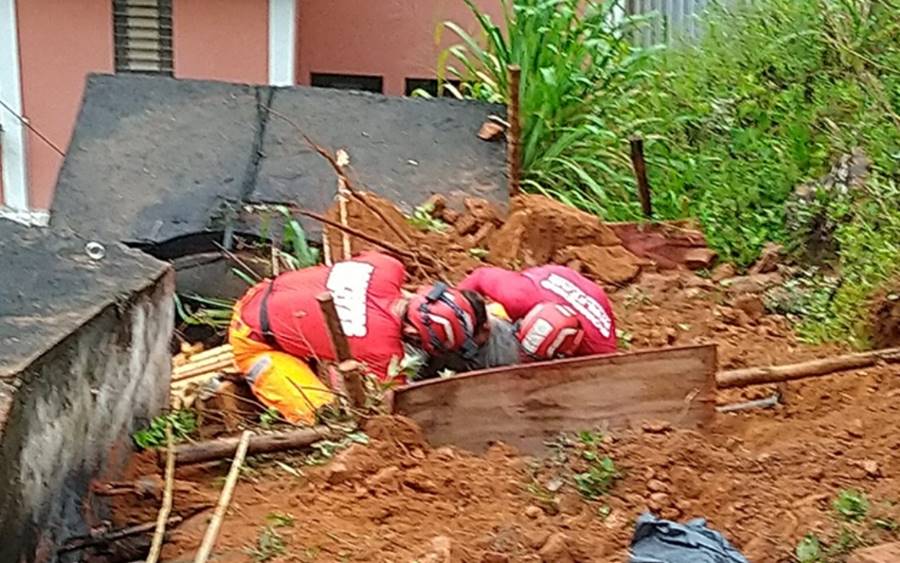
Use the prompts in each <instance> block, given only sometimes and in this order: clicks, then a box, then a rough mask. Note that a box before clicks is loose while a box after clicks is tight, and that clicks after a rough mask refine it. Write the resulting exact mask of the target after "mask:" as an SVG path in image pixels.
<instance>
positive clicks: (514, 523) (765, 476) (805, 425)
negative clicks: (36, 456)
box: [116, 272, 900, 563]
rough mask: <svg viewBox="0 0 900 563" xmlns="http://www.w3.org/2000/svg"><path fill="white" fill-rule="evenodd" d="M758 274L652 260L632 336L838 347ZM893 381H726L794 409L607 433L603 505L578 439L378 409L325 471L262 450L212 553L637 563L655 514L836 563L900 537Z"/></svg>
mask: <svg viewBox="0 0 900 563" xmlns="http://www.w3.org/2000/svg"><path fill="white" fill-rule="evenodd" d="M747 283H749V282H747V281H746V278H739V279H737V282H735V281H732V282H731V286H730V287H726V284H723V283H719V282H715V281H712V280H710V279H707V278H704V277H700V276H697V275H696V274H693V273H686V272H680V273H674V272H669V273H665V272H664V273H658V272H645V273H644V274H643V275H642V276H641V278H640V279H639V280H638V281H637V282H635V283H633V284H631V285H629V286H627V287H624V288H620V289H614V288H611V292H612V293H611V296H612V298H613V301H614V303H615V307H616V312H617V314H618V316H619V319H620V327H621V328H622V329H624V331H625V340H630V344H629V345H630V347H632V348H646V347H654V346H661V345H670V344H676V345H677V344H689V343H699V342H716V343H718V344H719V353H720V364H721V365H722V366H723V367H726V368H727V367H743V366H750V365H763V364H771V363H778V362H781V363H783V362H789V361H796V360H801V359H808V358H811V357H818V356H823V355H826V354H827V353H830V352H834V351H837V349H836V348H835V347H831V346H810V345H804V344H802V343H800V342H798V341H797V340H796V338H795V337H794V336H793V335H792V333H791V331H790V325H789V323H788V321H787V320H786V319H784V318H781V317H778V316H772V315H767V314H765V312H764V311H761V310H760V309H759V307H758V303H757V301H758V300H759V299H760V296H759V293H757V292H756V290H759V289H760V287H761V286H759V287H758V285H759V284H757V286H746V284H747ZM735 284H738V287H737V290H735ZM741 284H743V285H741ZM745 286H746V287H745ZM748 290H749V291H748ZM898 375H900V368H897V367H889V366H877V367H873V368H871V369H866V370H861V371H857V372H850V373H845V374H842V375H836V376H831V377H825V378H820V379H817V380H809V381H805V382H795V383H789V384H784V385H780V386H778V388H777V389H775V387H774V386H768V387H758V388H753V389H748V390H744V391H742V392H734V391H732V392H729V393H727V394H726V393H723V394H721V396H720V397H719V402H727V401H731V400H740V399H742V398H758V397H762V396H767V395H769V394H771V393H772V392H774V391H779V392H780V393H781V394H782V399H783V404H782V405H781V406H778V407H777V408H775V409H771V410H764V411H756V412H751V413H744V414H719V415H717V416H716V418H715V420H714V422H713V424H712V425H711V426H710V427H709V428H708V429H706V431H705V432H702V433H700V432H693V431H681V430H673V429H668V428H664V427H652V426H648V427H647V428H642V429H635V430H631V431H626V432H618V433H613V434H607V435H605V436H604V437H603V439H602V441H601V442H600V443H599V444H598V445H597V446H596V451H597V452H598V453H600V454H601V455H603V456H606V455H608V456H609V457H610V458H611V459H612V460H613V461H614V463H615V467H616V471H617V472H618V473H619V475H620V477H619V478H618V479H617V480H614V481H613V483H612V485H611V487H610V488H609V490H608V492H607V493H606V494H604V495H602V496H600V497H599V498H598V499H597V500H592V501H588V500H585V499H584V497H582V496H581V495H580V494H579V493H578V492H577V491H576V488H575V486H574V484H573V481H572V475H573V472H578V471H584V470H585V467H584V462H583V460H582V459H581V457H580V456H579V455H578V453H579V450H578V447H581V446H572V445H569V446H558V447H557V448H555V449H553V448H550V449H548V459H547V460H543V461H539V460H533V459H529V458H524V457H519V456H517V455H515V452H512V451H510V450H508V449H506V448H503V447H495V448H494V449H493V450H491V451H490V452H488V454H487V455H484V456H475V455H471V454H469V453H466V452H462V451H457V450H454V449H451V448H440V449H431V448H429V447H428V446H427V445H426V444H425V443H424V442H422V441H421V438H420V437H419V436H418V435H417V434H416V432H415V429H410V428H408V427H406V426H405V425H404V423H403V421H397V420H387V421H384V420H381V421H378V422H376V423H375V424H374V426H372V427H370V428H369V429H368V435H369V437H370V439H371V442H370V443H369V444H368V445H361V444H357V445H352V446H351V447H350V448H349V449H346V450H344V451H343V452H340V453H337V454H336V455H335V457H334V458H333V459H332V460H331V461H330V462H329V463H328V464H325V465H323V466H310V465H307V458H305V457H304V456H301V455H285V456H279V457H277V458H269V459H254V460H251V461H250V462H249V469H247V470H245V472H244V474H243V478H242V480H241V482H240V484H239V485H238V487H237V492H236V496H235V499H234V504H233V506H232V509H231V511H230V512H229V515H228V518H227V519H226V521H225V524H224V527H223V530H222V534H221V536H220V538H219V541H218V547H217V549H216V553H217V559H216V561H223V562H225V561H235V562H237V561H264V560H269V561H298V562H312V561H319V562H332V561H334V562H337V561H348V562H349V561H353V562H356V561H360V562H361V561H373V562H374V561H378V562H382V561H384V562H387V561H391V562H398V563H409V562H412V561H421V562H424V561H432V562H438V561H448V562H449V561H454V562H456V561H459V562H474V563H481V562H484V563H488V562H502V561H510V562H517V561H522V562H528V561H533V562H537V561H544V562H567V561H584V562H588V561H596V562H606V561H626V560H627V549H628V545H629V540H630V538H631V534H632V531H633V523H634V519H635V518H636V517H637V516H638V515H639V514H640V513H642V512H644V511H645V510H653V511H655V512H656V513H657V514H659V515H662V516H664V517H667V518H671V519H676V520H681V521H683V520H685V519H689V518H693V517H703V518H706V519H707V520H708V521H709V523H710V525H711V526H712V527H714V528H716V529H718V530H720V531H721V532H722V533H724V534H725V535H726V537H727V538H728V539H729V540H730V541H732V542H733V543H734V545H735V546H737V547H738V548H740V549H741V550H743V552H744V553H745V554H746V555H747V557H748V558H749V559H750V560H751V561H754V562H757V561H760V562H770V561H771V562H781V561H793V560H794V559H793V553H794V549H795V546H796V545H797V543H798V541H800V540H801V539H802V538H803V537H804V536H805V535H806V534H807V533H810V532H812V533H815V534H816V535H817V536H818V537H819V538H821V540H822V542H823V544H826V545H827V546H829V547H823V550H825V549H830V550H831V554H832V555H833V558H832V559H831V560H833V561H841V560H843V558H844V555H845V554H846V553H848V552H849V551H851V550H852V548H853V547H854V546H855V545H857V544H860V543H873V542H879V541H884V540H889V539H892V538H895V532H894V531H893V528H894V521H895V520H894V519H897V521H900V505H897V504H896V502H897V501H898V500H900V458H898V457H897V456H896V455H895V452H896V451H897V449H898V448H900V434H898V433H897V432H896V425H897V422H898V421H900V403H898V397H900V378H898V377H897V376H898ZM576 442H577V441H576ZM582 446H583V445H582ZM573 448H574V449H573ZM142 467H143V469H144V470H148V467H149V466H148V465H143V466H142ZM226 471H227V463H222V464H214V465H207V466H203V467H194V468H184V469H179V473H178V478H179V488H178V491H177V492H176V499H175V505H176V511H178V510H182V511H183V510H187V509H189V508H190V507H192V506H196V505H197V504H198V503H200V502H202V501H204V500H206V501H209V500H211V499H212V500H214V499H215V497H216V495H217V494H218V491H219V489H220V487H221V485H222V477H223V475H224V474H225V472H226ZM141 472H142V471H141V468H140V467H138V468H136V473H141ZM846 489H857V490H859V491H861V492H863V493H864V494H865V495H866V498H867V500H868V502H869V505H870V506H869V508H868V510H867V511H866V514H865V516H863V517H861V518H860V519H859V521H857V522H845V521H843V520H842V519H841V517H840V516H839V515H838V513H837V512H836V510H835V509H834V507H833V501H834V500H835V498H836V497H837V496H838V495H839V493H840V492H841V491H842V490H846ZM120 500H121V501H122V505H121V506H120V510H119V511H118V513H117V514H116V520H117V523H118V524H126V523H133V522H137V521H147V520H150V519H152V518H153V516H154V515H155V511H156V509H157V504H156V503H155V502H153V501H152V500H151V501H147V500H143V501H137V500H136V499H120ZM209 514H210V512H209V511H206V512H204V513H201V514H199V515H197V516H194V517H192V518H190V519H189V520H188V521H186V522H185V523H184V524H182V525H181V526H180V527H179V528H178V529H177V530H175V531H174V532H172V534H171V540H170V541H169V543H168V544H167V546H166V548H165V551H164V556H165V557H166V559H167V560H170V561H183V560H190V558H191V555H192V551H193V550H194V549H195V548H196V547H197V545H198V544H199V541H200V538H201V537H202V534H203V531H204V530H205V528H206V525H207V521H208V518H209Z"/></svg>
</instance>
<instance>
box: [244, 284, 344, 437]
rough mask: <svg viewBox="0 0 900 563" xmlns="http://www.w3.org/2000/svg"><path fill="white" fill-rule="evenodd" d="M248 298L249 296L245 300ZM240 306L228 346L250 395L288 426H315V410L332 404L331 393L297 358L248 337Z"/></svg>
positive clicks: (304, 363)
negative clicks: (251, 392) (274, 410)
mask: <svg viewBox="0 0 900 563" xmlns="http://www.w3.org/2000/svg"><path fill="white" fill-rule="evenodd" d="M248 298H249V294H248V296H247V297H245V298H244V299H248ZM242 305H243V299H242V300H241V301H238V304H237V305H235V308H234V314H233V315H232V318H231V325H230V326H229V328H228V343H229V344H231V347H232V348H233V349H234V361H235V363H236V364H237V366H238V368H239V369H240V370H241V372H243V374H244V376H245V377H246V378H247V380H248V382H249V383H250V389H251V390H252V391H253V394H254V395H255V396H256V398H257V399H259V400H260V402H262V404H264V405H266V406H267V407H272V408H274V409H276V410H278V412H279V413H281V415H282V416H283V417H284V418H285V420H287V421H288V422H290V423H291V424H314V423H315V421H316V411H317V410H319V409H320V408H321V407H323V406H325V405H328V404H330V403H331V402H333V401H334V399H335V395H334V393H332V392H331V391H330V390H329V389H328V387H327V386H326V385H325V384H323V383H322V382H321V381H320V380H319V378H318V377H317V376H316V374H315V372H313V370H312V369H311V368H310V367H309V364H307V363H306V362H304V361H303V360H301V359H300V358H297V357H294V356H291V355H290V354H287V353H285V352H281V351H279V350H276V349H275V348H272V347H271V346H269V345H268V344H266V343H265V342H259V341H257V340H254V339H253V338H251V337H250V335H251V332H252V330H251V329H250V327H249V326H247V325H246V324H244V322H243V321H242V320H241V307H242Z"/></svg>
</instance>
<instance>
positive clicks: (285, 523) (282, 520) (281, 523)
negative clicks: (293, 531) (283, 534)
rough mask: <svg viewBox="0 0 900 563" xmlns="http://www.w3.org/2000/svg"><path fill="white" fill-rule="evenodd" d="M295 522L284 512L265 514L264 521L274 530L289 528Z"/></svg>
mask: <svg viewBox="0 0 900 563" xmlns="http://www.w3.org/2000/svg"><path fill="white" fill-rule="evenodd" d="M295 520H296V519H295V518H294V517H293V516H292V515H290V514H285V513H284V512H270V513H268V514H266V521H267V522H268V523H269V525H270V526H273V527H275V528H290V527H292V526H293V525H294V521H295Z"/></svg>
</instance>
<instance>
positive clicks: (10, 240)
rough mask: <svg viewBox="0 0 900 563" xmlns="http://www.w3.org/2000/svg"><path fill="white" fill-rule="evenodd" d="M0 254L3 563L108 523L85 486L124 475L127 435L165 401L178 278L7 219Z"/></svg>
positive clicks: (144, 259)
mask: <svg viewBox="0 0 900 563" xmlns="http://www.w3.org/2000/svg"><path fill="white" fill-rule="evenodd" d="M0 257H2V258H3V260H4V262H5V263H6V267H5V268H3V269H2V270H0V350H2V352H3V353H2V354H0V531H2V532H3V537H4V541H0V561H10V562H20V561H27V562H31V561H55V560H56V558H55V556H54V552H55V549H56V547H58V546H59V545H60V544H61V543H62V542H64V541H65V540H67V539H69V538H70V537H72V536H75V535H81V534H85V533H87V531H88V529H89V526H92V525H96V524H97V523H99V522H100V520H101V519H102V518H104V517H106V516H107V514H105V510H106V507H105V506H104V505H103V499H101V498H99V497H96V496H93V495H89V494H88V491H89V487H90V483H91V481H92V480H95V479H100V480H104V479H116V478H118V477H119V476H120V474H119V473H120V471H121V469H122V467H123V464H124V463H125V461H126V459H127V457H128V455H129V454H130V453H131V445H130V442H131V433H132V432H133V431H134V430H135V429H137V428H139V427H142V426H144V425H145V424H146V423H147V422H148V420H149V419H150V418H151V417H153V416H155V415H157V414H158V413H159V412H160V409H162V408H163V407H164V406H165V405H166V404H167V401H168V387H169V378H170V372H171V359H170V356H169V348H168V347H169V342H170V338H171V334H172V327H173V317H174V312H173V298H172V295H173V291H174V275H173V272H172V269H171V267H170V266H168V265H167V264H165V263H162V262H159V261H157V260H155V259H153V258H151V257H149V256H146V255H144V254H142V253H140V252H138V251H134V250H130V249H127V248H125V247H122V246H120V245H117V244H113V245H107V247H106V256H105V257H104V258H103V259H102V260H99V261H95V260H91V259H90V258H88V257H87V256H86V255H85V254H84V240H82V239H79V238H78V237H75V236H72V235H62V234H58V233H51V232H49V231H47V230H37V229H26V228H24V227H21V226H19V225H16V224H13V223H9V222H6V221H0ZM81 556H82V554H73V555H72V556H69V557H67V558H63V559H61V560H63V561H80V560H82V559H81Z"/></svg>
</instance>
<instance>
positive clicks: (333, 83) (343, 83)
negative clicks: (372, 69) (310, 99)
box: [309, 72, 384, 94]
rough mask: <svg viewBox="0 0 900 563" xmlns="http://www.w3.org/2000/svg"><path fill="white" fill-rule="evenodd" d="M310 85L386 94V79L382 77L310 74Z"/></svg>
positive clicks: (323, 73) (324, 73)
mask: <svg viewBox="0 0 900 563" xmlns="http://www.w3.org/2000/svg"><path fill="white" fill-rule="evenodd" d="M309 76H310V84H311V85H312V86H313V87H315V88H336V89H338V90H359V91H362V92H375V93H376V94H381V93H383V92H384V79H383V78H382V77H381V76H366V75H363V74H330V73H326V72H312V73H310V75H309Z"/></svg>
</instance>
